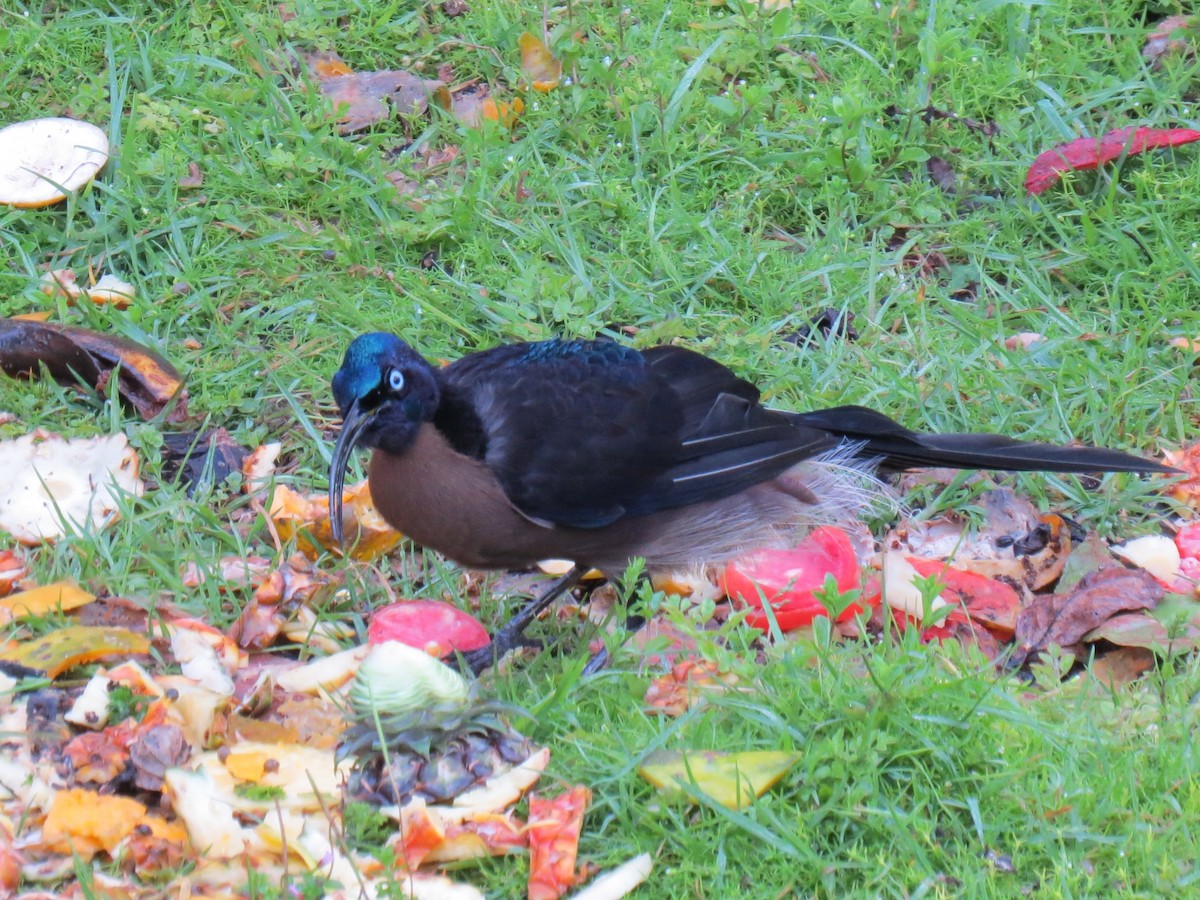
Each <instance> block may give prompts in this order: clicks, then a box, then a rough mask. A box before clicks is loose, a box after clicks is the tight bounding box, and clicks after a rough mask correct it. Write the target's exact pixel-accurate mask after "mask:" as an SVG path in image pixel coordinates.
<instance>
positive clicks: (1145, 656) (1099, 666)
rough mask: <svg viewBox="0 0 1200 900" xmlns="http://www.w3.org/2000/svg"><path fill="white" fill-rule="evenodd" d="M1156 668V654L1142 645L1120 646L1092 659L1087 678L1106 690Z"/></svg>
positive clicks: (1133, 679) (1135, 678)
mask: <svg viewBox="0 0 1200 900" xmlns="http://www.w3.org/2000/svg"><path fill="white" fill-rule="evenodd" d="M1152 668H1154V654H1153V653H1151V652H1150V651H1149V650H1147V649H1145V648H1142V647H1118V648H1117V649H1116V650H1114V651H1112V652H1111V653H1105V654H1104V655H1103V656H1099V657H1097V658H1096V659H1094V660H1093V661H1092V664H1091V666H1090V667H1089V668H1088V672H1087V676H1086V677H1087V679H1088V680H1089V681H1095V682H1096V683H1097V684H1099V685H1101V686H1102V687H1103V688H1104V689H1105V690H1110V689H1112V688H1114V687H1118V686H1120V685H1122V684H1129V683H1130V682H1133V681H1136V680H1137V679H1138V678H1139V677H1140V676H1141V675H1142V674H1143V673H1144V672H1148V671H1149V670H1150V669H1152Z"/></svg>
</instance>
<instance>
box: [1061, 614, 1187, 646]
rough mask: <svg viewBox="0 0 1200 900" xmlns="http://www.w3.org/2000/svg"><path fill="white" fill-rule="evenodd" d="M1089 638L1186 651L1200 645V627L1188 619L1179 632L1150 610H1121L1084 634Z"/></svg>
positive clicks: (1088, 639)
mask: <svg viewBox="0 0 1200 900" xmlns="http://www.w3.org/2000/svg"><path fill="white" fill-rule="evenodd" d="M1083 639H1084V640H1085V641H1088V642H1093V641H1108V642H1109V643H1110V644H1116V645H1117V646H1119V647H1141V648H1143V649H1145V650H1161V651H1163V652H1166V651H1167V650H1170V651H1173V652H1178V653H1182V652H1186V651H1189V650H1194V649H1196V647H1197V646H1200V628H1197V627H1196V626H1195V625H1192V624H1191V623H1188V624H1187V625H1185V626H1184V627H1183V629H1182V631H1181V632H1180V633H1177V634H1176V635H1175V637H1173V638H1172V637H1171V632H1170V631H1169V630H1168V629H1167V626H1166V625H1164V624H1163V623H1162V622H1161V621H1159V620H1158V619H1157V618H1155V617H1154V616H1153V615H1150V614H1147V613H1121V614H1120V615H1116V616H1113V617H1112V618H1111V619H1109V620H1108V621H1107V622H1105V623H1104V624H1103V625H1101V626H1100V627H1099V628H1094V629H1092V630H1091V631H1089V632H1088V633H1087V634H1085V635H1084V636H1083Z"/></svg>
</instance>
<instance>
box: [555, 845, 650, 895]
mask: <svg viewBox="0 0 1200 900" xmlns="http://www.w3.org/2000/svg"><path fill="white" fill-rule="evenodd" d="M653 868H654V860H653V859H652V858H651V857H650V854H649V853H643V854H642V855H641V856H635V857H634V858H633V859H631V860H629V862H627V863H623V864H622V865H620V866H618V867H617V868H615V869H612V870H610V871H608V872H605V873H604V874H602V875H600V876H599V877H597V878H596V880H595V881H593V882H592V883H591V884H589V885H588V886H587V887H585V888H584V889H583V890H582V891H579V892H578V893H576V894H575V895H574V896H572V897H571V900H621V898H622V897H625V896H627V895H628V894H631V893H633V890H634V888H636V887H637V886H638V885H639V884H641V883H642V882H643V881H645V880H646V879H647V878H649V877H650V870H651V869H653Z"/></svg>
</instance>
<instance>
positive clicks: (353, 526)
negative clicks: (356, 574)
mask: <svg viewBox="0 0 1200 900" xmlns="http://www.w3.org/2000/svg"><path fill="white" fill-rule="evenodd" d="M342 503H343V509H344V511H345V513H346V518H347V520H348V521H346V522H345V531H346V535H347V538H348V540H347V545H348V546H349V547H350V548H351V549H350V550H349V555H350V556H351V557H352V558H353V559H373V558H375V557H376V556H382V555H383V554H384V553H387V552H388V551H389V550H392V549H394V548H395V547H396V546H397V545H398V544H399V543H400V540H401V538H402V537H403V535H401V534H400V532H398V531H396V530H395V529H394V528H392V527H391V526H390V525H388V523H387V522H386V521H384V518H383V516H381V515H380V514H379V511H378V510H377V509H376V508H375V505H374V503H372V502H371V492H370V489H369V488H368V487H367V482H366V481H365V480H364V481H360V482H359V483H358V484H356V485H353V486H351V487H348V488H346V490H345V493H344V494H343V495H342ZM270 515H271V519H272V521H274V523H275V527H276V529H278V531H279V536H280V537H281V538H283V539H284V540H289V539H290V538H292V537H293V536H294V537H295V538H296V544H297V546H298V547H299V548H300V550H301V551H303V552H304V553H305V554H306V555H307V556H309V557H312V558H314V559H315V558H316V557H317V555H318V554H319V553H320V552H321V551H322V550H331V551H333V552H334V553H341V552H342V548H341V546H340V545H339V544H338V543H337V541H335V540H334V539H333V529H332V528H331V527H330V524H329V498H328V497H327V496H325V495H324V494H313V495H311V496H305V495H303V494H300V493H297V492H296V491H293V490H292V489H291V488H289V487H288V486H287V485H282V484H281V485H276V487H275V493H274V495H273V496H272V497H271V509H270Z"/></svg>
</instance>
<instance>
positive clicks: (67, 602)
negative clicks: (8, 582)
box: [0, 581, 96, 625]
mask: <svg viewBox="0 0 1200 900" xmlns="http://www.w3.org/2000/svg"><path fill="white" fill-rule="evenodd" d="M95 599H96V598H95V597H93V596H92V595H91V594H89V593H88V592H87V591H85V590H82V589H81V588H80V587H79V586H78V585H76V584H75V583H74V582H71V581H59V582H55V583H54V584H47V585H43V586H42V587H37V588H33V590H29V591H23V592H21V593H20V594H13V595H12V596H11V597H5V598H4V599H3V600H0V625H7V624H8V623H9V622H11V621H12V620H13V619H22V618H25V617H27V616H44V615H46V613H51V612H58V611H60V610H61V611H62V612H66V611H67V610H69V609H78V608H79V607H81V606H87V605H88V604H89V603H91V602H92V601H93V600H95Z"/></svg>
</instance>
